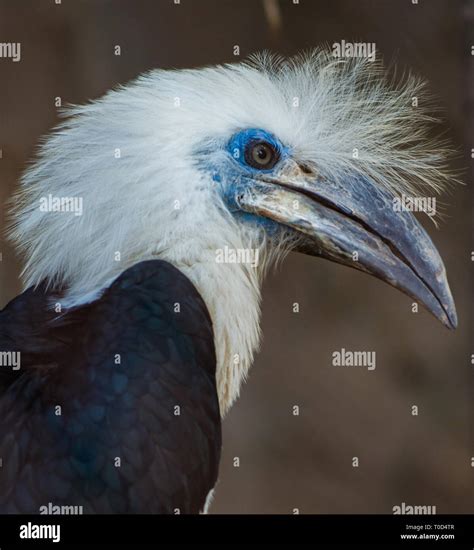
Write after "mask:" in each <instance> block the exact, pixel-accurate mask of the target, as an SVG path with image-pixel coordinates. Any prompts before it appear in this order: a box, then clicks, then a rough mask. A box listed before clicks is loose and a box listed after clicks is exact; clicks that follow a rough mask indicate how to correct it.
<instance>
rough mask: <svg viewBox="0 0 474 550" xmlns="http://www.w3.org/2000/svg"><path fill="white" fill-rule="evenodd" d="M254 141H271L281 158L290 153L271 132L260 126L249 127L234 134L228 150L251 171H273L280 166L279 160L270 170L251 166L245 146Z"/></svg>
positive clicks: (228, 144)
mask: <svg viewBox="0 0 474 550" xmlns="http://www.w3.org/2000/svg"><path fill="white" fill-rule="evenodd" d="M254 141H265V142H267V143H269V144H270V145H271V146H272V147H273V148H274V149H275V150H276V151H277V153H278V154H279V156H280V160H281V159H282V158H284V157H286V156H287V155H288V149H287V148H286V147H283V145H282V144H281V143H280V142H279V141H278V140H277V139H276V138H275V136H273V135H272V134H270V133H269V132H266V131H265V130H261V129H260V128H247V129H246V130H242V131H240V132H239V133H237V134H234V135H233V136H232V137H231V138H230V140H229V142H228V143H227V147H226V148H227V151H228V152H229V153H230V155H231V156H232V158H233V159H234V160H235V161H236V162H238V163H239V164H240V165H241V166H242V167H244V168H245V169H246V170H248V171H249V172H250V173H264V174H265V173H266V174H268V173H271V172H273V170H274V169H275V167H276V166H278V162H280V161H278V162H277V164H276V165H275V166H273V167H272V168H270V169H268V170H264V169H257V168H254V167H253V166H249V165H248V164H247V163H246V161H245V148H246V147H247V145H248V144H249V143H251V142H254Z"/></svg>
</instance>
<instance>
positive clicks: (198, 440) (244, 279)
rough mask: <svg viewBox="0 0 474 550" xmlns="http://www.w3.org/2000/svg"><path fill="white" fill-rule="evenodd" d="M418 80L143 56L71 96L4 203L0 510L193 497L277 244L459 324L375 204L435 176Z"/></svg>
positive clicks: (200, 487) (437, 167)
mask: <svg viewBox="0 0 474 550" xmlns="http://www.w3.org/2000/svg"><path fill="white" fill-rule="evenodd" d="M422 88H423V84H422V83H421V82H420V81H419V80H417V79H415V78H413V77H408V78H407V79H406V80H405V81H404V82H402V83H400V84H398V85H394V84H393V83H391V82H390V81H389V80H388V79H387V78H386V77H385V76H384V73H383V71H382V69H381V67H380V65H379V64H378V63H371V62H370V60H367V59H356V60H351V59H344V60H341V59H335V58H334V57H333V56H332V55H331V53H328V52H325V51H322V50H321V51H317V52H314V53H313V54H311V55H306V56H303V57H298V58H295V59H290V60H285V59H281V58H277V57H273V56H270V55H262V56H259V57H256V58H253V59H252V60H250V61H248V62H246V63H242V64H235V65H225V66H217V67H208V68H204V69H199V70H194V69H193V70H181V71H162V70H155V71H152V72H150V73H148V74H146V75H144V76H141V77H139V78H138V79H137V80H135V81H134V82H132V83H131V84H129V85H127V86H125V87H120V88H118V89H116V90H113V91H111V92H109V93H107V94H106V95H105V96H103V97H102V98H101V99H99V100H97V101H94V102H92V103H89V104H87V105H84V106H81V107H72V108H70V109H68V111H67V114H68V115H69V116H68V118H67V120H66V121H65V122H63V123H62V124H61V125H60V126H59V127H58V128H57V129H56V130H55V131H54V132H53V133H52V134H51V135H50V136H49V137H48V138H47V139H46V140H45V142H44V143H43V145H42V146H41V148H40V151H39V155H38V158H37V160H36V161H35V162H34V163H33V164H32V166H31V167H30V168H29V169H28V170H27V171H26V174H25V175H24V177H23V180H22V186H21V190H20V191H19V193H18V194H17V195H16V196H15V197H14V199H13V222H12V227H11V232H10V235H11V238H12V239H13V240H14V242H15V243H16V245H17V246H18V248H19V250H20V252H21V253H23V255H24V257H25V260H26V265H25V269H24V273H23V276H24V282H25V287H26V288H27V290H26V291H25V292H24V293H23V294H21V295H20V296H18V297H17V298H15V299H14V300H13V301H12V302H11V303H10V304H8V305H7V307H6V308H5V309H4V310H3V311H2V312H1V316H0V322H1V326H0V349H1V351H3V352H5V353H4V355H3V357H7V356H8V352H12V353H14V352H19V353H20V354H21V355H19V357H21V368H19V369H11V368H8V367H7V366H5V365H4V366H2V367H0V373H1V374H0V376H1V395H0V456H1V457H2V467H1V468H0V512H30V513H37V512H38V509H39V507H40V506H42V505H46V504H48V503H49V502H52V503H53V504H54V505H65V506H66V505H76V506H77V505H81V506H83V509H84V512H85V513H87V512H98V513H101V512H104V513H107V512H113V513H114V512H117V513H119V512H149V513H154V512H169V513H177V512H178V511H180V512H181V513H185V512H199V511H202V510H203V508H204V506H205V502H206V498H207V496H208V494H209V493H210V491H211V489H212V488H213V486H214V484H215V481H216V478H217V471H218V464H219V455H220V446H221V427H220V423H221V416H222V415H223V414H225V412H226V411H227V409H228V408H229V407H230V405H231V404H232V402H233V401H234V400H235V398H236V397H237V395H238V393H239V387H240V384H241V382H242V380H243V379H244V378H245V375H246V373H247V371H248V369H249V367H250V365H251V363H252V358H253V354H254V352H255V350H256V349H257V347H258V342H259V335H260V331H259V315H260V285H261V281H262V277H263V275H264V273H265V271H266V270H267V268H268V267H269V266H270V265H272V263H274V262H275V261H276V260H277V259H278V258H280V257H281V256H282V255H284V254H285V253H286V252H288V251H291V250H296V251H300V252H304V253H306V254H311V255H314V256H321V257H324V258H328V259H330V260H332V261H335V262H338V263H341V264H345V265H349V266H351V267H354V268H356V269H360V270H362V271H365V272H367V273H369V274H372V275H374V276H376V277H378V278H380V279H383V280H385V281H387V282H388V283H389V284H391V285H393V286H395V287H397V288H399V289H400V290H402V291H403V292H405V293H406V294H408V295H410V296H411V297H412V298H414V299H415V300H418V301H419V302H420V303H422V304H424V305H425V306H426V307H427V309H428V310H430V311H431V312H432V313H433V314H434V315H435V316H436V317H437V318H438V319H440V320H441V321H442V322H443V323H444V324H445V325H447V326H448V327H455V326H456V322H457V321H456V312H455V307H454V303H453V300H452V297H451V294H450V290H449V287H448V283H447V279H446V274H445V269H444V266H443V263H442V261H441V259H440V257H439V255H438V252H437V251H436V248H435V247H434V245H433V243H432V242H431V240H430V238H429V237H428V235H427V233H426V232H425V231H424V230H423V229H422V227H421V225H420V224H419V223H418V222H417V221H416V219H415V217H414V216H413V214H411V213H410V212H407V211H403V210H402V211H397V209H396V208H394V201H393V199H394V197H395V196H396V195H399V194H401V193H405V194H408V195H410V196H413V195H414V194H416V193H422V194H425V195H426V193H433V192H437V191H439V190H440V189H441V188H442V187H443V185H444V184H445V183H447V182H448V181H449V180H450V178H451V175H450V173H449V171H448V170H447V169H446V154H447V150H446V148H445V146H444V145H443V144H442V143H439V142H433V141H432V139H428V138H427V132H426V127H427V124H428V123H429V122H430V121H431V117H430V115H429V114H428V113H427V111H426V109H425V108H422V107H421V106H420V105H422V104H423V102H422V101H419V102H418V105H414V103H413V97H418V96H420V94H421V93H422ZM420 97H421V96H420ZM79 204H80V209H77V208H74V205H76V206H77V205H79ZM45 205H46V206H45ZM223 251H225V252H226V253H225V254H223V253H222V252H223ZM222 258H224V259H222ZM249 258H251V261H248V260H249Z"/></svg>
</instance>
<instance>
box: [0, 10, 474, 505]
mask: <svg viewBox="0 0 474 550" xmlns="http://www.w3.org/2000/svg"><path fill="white" fill-rule="evenodd" d="M174 1H175V0H74V1H73V0H62V3H61V4H59V5H57V4H56V3H55V0H10V1H9V0H0V42H21V44H22V51H21V54H22V58H21V62H19V63H13V62H12V61H11V60H8V59H0V148H1V149H2V152H3V158H2V159H1V160H0V204H1V207H0V208H1V209H0V213H1V222H2V225H3V223H4V220H5V214H6V207H5V200H6V199H7V198H8V197H9V196H10V194H11V192H12V190H13V189H14V187H15V185H16V182H17V180H18V177H19V175H20V173H21V171H22V170H23V169H24V167H25V164H26V162H27V160H28V158H29V157H31V155H32V154H33V152H34V148H35V144H36V143H37V141H38V139H39V137H40V136H41V135H42V134H44V133H46V132H48V130H49V129H50V128H51V127H52V126H53V125H54V124H55V123H56V121H57V111H56V108H55V106H54V98H55V97H56V96H60V97H61V98H62V100H63V103H80V102H84V101H86V100H88V99H92V98H96V97H98V96H100V95H101V94H103V93H104V92H105V91H106V90H107V89H109V88H110V87H112V86H114V85H116V84H117V83H125V82H126V81H127V80H129V79H131V78H133V77H135V76H137V75H138V74H139V73H141V72H142V71H145V70H147V69H150V68H153V67H162V68H169V67H176V68H180V67H193V66H199V65H203V64H213V63H219V62H229V61H237V60H239V58H236V57H235V56H234V55H233V47H234V45H239V46H240V53H241V57H240V59H241V58H243V57H245V56H246V55H248V54H250V53H252V52H254V51H256V50H261V49H264V48H267V49H272V50H274V51H278V52H280V53H283V54H292V53H296V52H298V51H299V50H301V49H304V48H311V47H314V46H317V45H318V44H321V43H323V42H328V43H330V44H332V43H333V42H335V41H340V40H342V39H345V40H348V41H351V40H352V41H364V42H375V43H376V46H377V55H380V54H382V55H383V57H384V58H385V60H386V61H393V60H396V61H397V64H398V65H399V66H400V67H401V68H411V69H413V70H414V72H416V73H418V74H421V75H423V76H424V77H425V78H426V79H427V80H428V81H429V84H430V88H431V90H432V91H433V92H435V93H436V94H437V96H438V102H439V103H440V105H441V106H442V107H443V108H444V109H445V113H446V123H445V125H444V128H443V129H444V130H445V131H446V132H447V135H448V136H449V137H450V139H451V140H452V141H453V142H454V144H455V145H456V147H457V148H458V149H459V151H460V158H459V160H458V164H457V167H469V166H470V164H471V162H472V161H471V154H470V152H471V151H470V150H471V147H472V146H473V143H472V139H468V137H470V138H472V130H473V128H474V126H473V124H472V105H473V86H472V84H473V75H474V71H473V68H472V67H473V63H474V57H472V56H471V44H473V43H474V37H473V36H472V28H473V26H474V5H473V3H472V2H467V1H466V2H462V1H456V0H444V1H442V0H429V1H428V0H419V2H418V4H413V3H412V1H411V0H378V1H375V0H374V1H370V0H363V1H361V0H359V1H357V2H354V1H352V0H314V1H311V0H300V1H299V4H294V3H293V0H279V1H278V0H269V1H266V2H265V1H263V0H181V2H180V4H179V5H175V4H174ZM115 45H120V46H121V49H122V55H121V56H120V57H118V56H114V46H115ZM469 131H470V132H469ZM455 167H456V166H455ZM464 180H465V181H466V182H468V181H469V180H470V174H469V172H467V171H466V173H465V176H464ZM470 195H471V189H470V188H469V186H466V187H461V186H458V187H457V188H456V189H455V190H454V191H453V192H452V193H451V194H450V195H449V196H445V197H444V203H445V204H446V208H445V213H446V220H445V221H444V222H443V223H442V224H441V226H440V229H439V230H436V228H435V227H434V226H433V225H432V224H430V223H429V222H428V224H429V225H428V231H429V232H430V234H431V235H432V237H433V240H434V241H435V243H436V244H437V246H438V247H439V249H440V252H441V255H442V257H443V258H444V260H445V263H446V266H447V269H448V273H449V276H450V282H451V286H452V290H453V293H454V296H455V299H456V303H457V307H458V314H459V329H458V330H457V331H456V332H455V333H452V332H450V331H448V330H446V329H445V328H444V327H442V326H441V325H440V324H439V323H437V322H436V321H435V320H434V319H433V318H431V317H430V316H429V315H428V314H427V313H425V312H424V311H422V312H420V313H418V314H412V313H411V312H410V306H411V300H409V299H408V298H407V297H405V296H403V295H402V294H400V293H398V292H397V291H395V290H394V289H392V288H390V287H388V286H386V285H384V284H382V283H380V282H379V281H377V280H375V279H372V278H369V277H367V276H365V275H362V274H360V273H358V272H356V271H354V270H350V269H347V268H342V267H339V266H337V265H334V264H331V263H328V262H325V261H323V260H316V259H314V258H306V257H303V256H298V255H296V254H293V255H291V256H290V257H289V258H288V259H287V261H286V263H285V264H284V265H283V267H282V268H281V269H280V270H279V272H277V273H275V274H272V275H271V276H270V277H269V278H268V280H267V282H266V286H265V290H264V307H263V331H264V342H263V347H262V350H261V352H260V354H259V355H258V357H257V360H256V362H255V364H254V366H253V369H252V371H251V375H250V379H249V381H248V383H247V384H246V386H245V387H244V388H243V391H242V395H241V398H240V400H239V401H238V402H237V404H236V405H235V406H234V408H233V409H232V411H231V412H230V414H229V415H228V417H227V418H226V419H225V421H224V447H223V457H222V463H221V474H220V482H219V484H218V487H217V491H216V497H215V501H214V505H213V508H212V512H214V513H235V512H249V513H293V510H294V509H295V508H298V509H299V510H300V512H301V513H331V512H333V513H364V512H368V513H391V512H392V507H393V506H394V505H400V504H401V503H402V502H405V503H406V504H412V505H422V504H424V505H431V506H436V507H437V512H438V513H455V512H461V513H467V512H474V495H473V486H474V483H473V479H474V467H471V457H472V456H474V445H473V440H474V438H473V424H474V423H473V407H472V405H471V404H470V402H471V400H472V395H473V394H472V390H473V385H472V374H471V372H472V366H471V365H470V353H471V351H473V350H472V349H471V347H470V339H471V335H472V332H471V326H472V325H471V324H470V314H471V304H472V289H471V288H470V285H471V278H472V276H471V274H470V271H469V270H470V269H472V267H471V266H472V263H471V261H470V251H471V241H470V234H471V204H470V203H471V200H470ZM0 252H2V255H3V256H2V257H3V261H2V262H1V263H0V306H1V307H3V305H4V304H6V302H7V301H8V300H9V299H11V298H12V297H13V296H15V294H16V293H18V292H19V291H20V283H19V280H18V273H19V268H20V262H19V259H16V258H15V256H14V253H13V251H12V249H11V248H10V247H9V246H8V244H7V243H5V241H4V240H2V241H1V242H0ZM293 302H299V303H300V307H301V312H300V313H299V314H294V313H292V304H293ZM342 347H345V348H346V349H351V350H375V351H376V352H377V368H376V369H375V371H371V372H369V371H367V370H366V369H364V368H360V367H359V368H346V369H344V368H336V367H332V366H331V364H330V358H331V354H332V352H333V351H334V350H338V349H340V348H342ZM470 369H471V370H470ZM294 405H298V406H299V407H300V415H299V416H293V414H292V407H293V406H294ZM412 405H417V406H418V407H419V416H412V415H411V406H412ZM237 456H238V457H239V458H240V467H239V468H235V467H234V466H233V458H234V457H237ZM354 456H357V457H359V462H360V465H359V467H358V468H353V467H352V457H354Z"/></svg>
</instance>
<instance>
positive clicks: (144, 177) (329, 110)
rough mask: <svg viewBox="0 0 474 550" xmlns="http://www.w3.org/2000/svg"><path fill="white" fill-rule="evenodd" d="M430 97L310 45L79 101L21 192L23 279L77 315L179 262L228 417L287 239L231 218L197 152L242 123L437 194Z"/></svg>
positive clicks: (439, 175) (439, 181)
mask: <svg viewBox="0 0 474 550" xmlns="http://www.w3.org/2000/svg"><path fill="white" fill-rule="evenodd" d="M422 88H423V84H422V83H421V82H420V81H419V80H418V79H416V78H413V77H407V78H405V79H404V81H403V83H402V84H400V85H398V86H395V85H393V83H390V82H387V80H386V78H385V77H384V73H383V70H382V68H381V66H380V65H378V64H377V63H371V62H369V61H368V60H365V59H360V58H359V59H354V60H347V59H344V60H340V59H335V58H334V57H333V56H332V55H331V53H329V52H325V51H316V52H314V53H313V54H311V55H308V56H302V57H297V58H295V59H290V60H284V59H281V58H277V57H274V56H270V55H267V54H264V55H261V56H258V57H253V58H252V59H251V60H250V61H249V62H246V63H241V64H236V65H225V66H218V67H209V68H204V69H199V70H181V71H162V70H155V71H152V72H150V73H148V74H146V75H144V76H141V77H139V78H138V79H137V80H135V81H134V82H132V83H130V84H128V85H127V86H122V87H119V88H118V89H116V90H113V91H110V92H109V93H107V94H106V95H105V96H103V97H102V98H100V99H98V100H97V101H94V102H92V103H89V104H87V105H84V106H80V107H72V108H70V109H68V110H67V111H66V115H67V116H68V118H67V120H66V121H65V122H63V123H62V124H61V125H60V126H59V127H58V128H57V129H56V130H55V131H54V132H53V133H52V134H51V135H50V136H49V137H48V138H47V139H46V141H45V142H44V144H43V145H42V147H41V149H40V152H39V156H38V159H37V160H36V161H35V162H34V164H33V165H32V166H31V167H30V168H29V169H28V170H27V171H26V173H25V175H24V177H23V180H22V186H21V190H20V191H19V193H18V194H17V195H16V196H15V197H14V223H13V225H12V229H11V233H10V235H11V238H12V239H13V240H14V242H15V243H16V245H17V246H18V248H19V249H20V251H21V252H22V253H23V254H24V257H25V258H26V264H25V268H24V271H23V278H24V283H25V286H29V285H36V284H38V283H39V282H40V281H42V280H47V281H49V283H50V284H51V285H53V286H54V285H60V286H61V287H63V288H66V289H67V290H66V302H65V304H66V306H67V307H72V306H75V305H78V304H80V303H84V302H87V301H90V300H92V299H94V298H95V297H97V296H98V294H99V293H100V291H101V289H103V288H105V287H106V286H107V285H109V284H110V282H111V281H112V280H113V279H114V278H115V277H117V276H118V275H119V274H120V273H121V272H123V271H124V270H125V269H126V268H128V267H130V266H131V265H133V264H134V263H136V262H138V261H141V260H144V259H149V258H156V257H159V258H162V259H164V260H167V261H169V262H171V263H173V264H174V265H175V266H177V267H178V268H179V269H181V270H182V271H183V272H184V273H185V274H186V275H187V276H188V277H189V278H190V279H191V280H192V281H193V283H194V284H195V285H196V287H197V288H198V290H199V291H200V293H201V295H202V296H203V298H204V300H205V301H206V303H207V306H208V308H209V311H210V313H211V317H212V319H213V325H214V331H215V341H216V351H217V357H218V368H217V383H218V391H219V398H220V404H221V410H222V412H223V413H224V412H225V411H226V410H227V409H228V408H229V406H230V405H231V403H232V402H233V400H234V399H235V398H236V396H237V395H238V392H239V387H240V384H241V381H242V379H243V378H244V377H245V375H246V373H247V371H248V368H249V367H250V365H251V362H252V358H253V353H254V351H255V350H256V349H257V347H258V342H259V338H260V329H259V316H260V283H261V278H262V276H263V273H264V271H265V269H266V267H267V266H268V265H269V264H271V263H272V262H273V260H274V259H276V258H278V257H279V256H280V255H281V253H283V252H284V251H286V250H288V246H287V245H286V244H285V243H281V245H279V246H278V245H277V246H274V245H272V246H270V245H269V244H268V243H267V241H266V240H265V238H264V237H263V234H262V230H256V229H252V228H250V227H246V226H245V224H244V223H241V222H238V221H237V220H236V219H235V218H234V216H233V215H232V214H231V213H230V212H229V211H228V210H227V208H226V206H225V204H224V203H223V200H222V198H221V196H220V195H219V193H218V191H217V188H216V184H215V182H214V181H213V180H212V178H211V176H210V174H209V172H208V171H206V170H205V169H204V168H203V166H202V165H201V164H200V163H199V162H196V160H195V154H196V151H197V150H200V149H202V147H203V144H205V147H206V148H207V149H208V150H210V151H212V148H213V147H214V148H215V151H214V152H213V153H210V154H211V156H215V157H216V158H218V157H219V155H224V154H226V153H225V151H224V150H223V148H222V143H224V142H225V141H226V140H228V139H229V137H230V136H231V135H232V134H233V133H234V132H235V131H236V130H239V129H244V128H247V127H253V128H264V129H265V130H267V131H269V132H271V133H273V134H274V135H275V136H277V137H278V138H279V139H280V140H281V142H282V143H285V144H288V145H290V146H291V147H292V150H294V151H295V152H296V154H297V155H298V156H299V157H300V158H303V159H308V160H310V161H311V162H312V163H314V164H315V165H316V166H317V167H318V168H319V169H320V170H321V171H323V172H324V173H325V174H326V175H327V176H328V177H334V178H340V177H341V176H343V175H344V174H345V173H348V172H352V173H354V172H359V173H361V174H364V175H366V176H371V177H373V178H374V179H375V180H376V181H378V182H379V183H380V185H383V186H385V187H386V188H388V189H389V190H391V191H392V192H393V193H407V194H413V193H416V192H417V190H419V189H420V187H421V188H425V191H426V187H427V186H428V187H429V188H430V189H432V190H433V191H439V190H440V189H441V187H442V186H443V184H444V183H446V182H447V180H448V179H449V177H450V175H449V174H448V173H447V172H446V171H445V169H444V164H445V158H446V150H443V147H442V146H441V144H439V143H437V144H434V143H433V142H432V141H428V140H427V139H426V126H427V123H429V122H431V121H432V118H431V117H430V116H429V115H427V114H426V111H425V108H424V107H423V106H424V99H423V97H422V95H421V92H422ZM414 97H417V98H418V107H413V106H412V101H413V98H414ZM355 149H357V153H358V155H357V156H355V155H354V151H355ZM49 195H52V196H53V197H81V198H82V199H83V213H82V215H81V216H74V215H70V214H67V213H65V212H44V211H42V210H41V209H40V208H39V205H40V200H41V198H43V197H48V196H49ZM226 246H227V247H229V248H233V249H249V248H254V247H258V248H259V251H260V263H259V266H258V268H257V269H255V268H253V267H251V266H249V265H248V264H242V263H240V264H222V263H221V264H220V263H217V262H216V250H217V249H222V248H224V247H226Z"/></svg>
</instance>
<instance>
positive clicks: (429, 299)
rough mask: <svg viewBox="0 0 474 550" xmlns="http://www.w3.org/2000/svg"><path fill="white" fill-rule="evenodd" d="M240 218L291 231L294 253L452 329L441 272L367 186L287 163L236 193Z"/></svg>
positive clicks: (418, 231)
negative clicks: (390, 289)
mask: <svg viewBox="0 0 474 550" xmlns="http://www.w3.org/2000/svg"><path fill="white" fill-rule="evenodd" d="M235 200H236V202H237V203H238V205H239V207H240V209H241V210H243V211H245V212H249V213H251V214H256V215H259V216H264V217H266V218H269V219H271V220H274V221H276V222H278V223H279V224H283V225H285V226H287V227H290V228H292V229H293V230H296V231H297V232H298V233H299V234H300V235H301V236H302V239H301V244H299V246H298V248H297V250H298V251H300V252H304V253H305V254H310V255H312V256H321V257H323V258H327V259H329V260H332V261H334V262H337V263H340V264H344V265H348V266H350V267H354V268H356V269H359V270H361V271H365V272H366V273H369V274H371V275H374V276H375V277H377V278H379V279H381V280H383V281H386V282H387V283H388V284H390V285H392V286H394V287H396V288H398V289H400V290H401V291H402V292H404V293H405V294H407V295H408V296H411V297H412V298H413V299H415V300H416V301H419V302H420V303H422V304H423V305H424V306H425V307H426V308H427V309H428V310H429V311H430V312H431V313H432V314H433V315H434V316H435V317H436V318H437V319H439V320H440V321H441V322H442V323H443V324H444V325H445V326H447V327H448V328H451V329H454V328H456V326H457V316H456V308H455V305H454V301H453V298H452V295H451V291H450V289H449V285H448V281H447V278H446V270H445V267H444V264H443V261H442V260H441V258H440V256H439V254H438V251H437V250H436V248H435V246H434V244H433V242H432V241H431V239H430V237H429V236H428V234H427V233H426V231H425V230H424V229H423V228H422V226H421V225H420V224H419V222H418V221H417V220H416V218H415V217H414V216H413V215H412V214H411V213H410V212H407V211H397V209H396V208H395V206H394V205H395V204H396V203H395V202H394V197H393V196H392V195H390V194H389V193H388V192H386V191H385V190H383V189H381V188H380V186H377V185H376V184H375V183H374V182H372V181H371V180H369V179H365V178H361V177H354V178H352V179H347V180H346V181H345V182H344V184H341V183H337V182H330V181H327V180H326V179H324V178H322V177H321V176H317V175H315V174H313V173H309V171H308V169H302V168H301V167H300V166H298V165H297V164H296V163H295V162H294V161H291V162H287V163H286V164H285V165H284V166H283V168H282V169H281V170H280V171H279V173H278V174H276V175H268V174H262V175H261V176H259V177H258V178H256V179H255V178H254V179H252V180H251V184H250V185H246V186H245V187H242V188H241V189H240V190H239V192H238V194H237V196H236V199H235Z"/></svg>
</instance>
